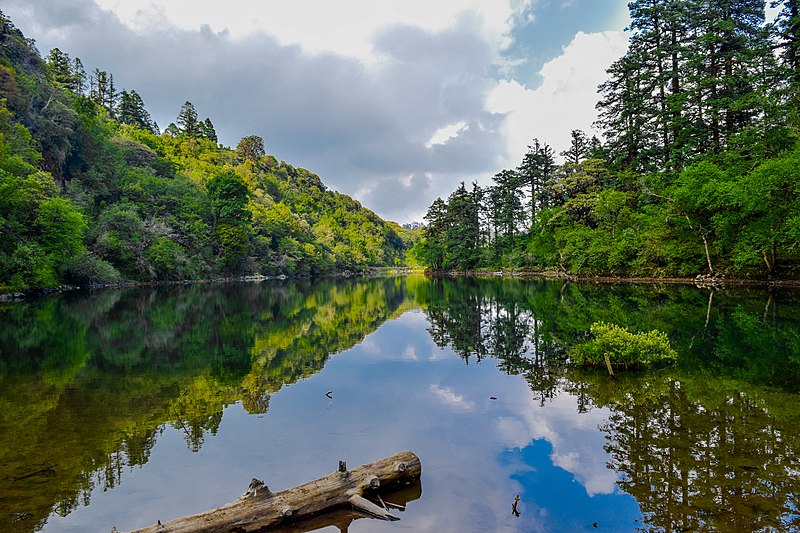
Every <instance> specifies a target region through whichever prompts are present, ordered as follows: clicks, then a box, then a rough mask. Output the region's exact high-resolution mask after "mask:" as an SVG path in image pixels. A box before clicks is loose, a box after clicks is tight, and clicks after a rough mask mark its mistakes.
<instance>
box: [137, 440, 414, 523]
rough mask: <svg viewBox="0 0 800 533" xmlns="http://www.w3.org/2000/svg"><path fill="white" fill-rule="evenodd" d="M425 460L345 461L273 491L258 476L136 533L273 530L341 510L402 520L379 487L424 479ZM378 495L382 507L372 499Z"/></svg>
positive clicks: (402, 456)
mask: <svg viewBox="0 0 800 533" xmlns="http://www.w3.org/2000/svg"><path fill="white" fill-rule="evenodd" d="M421 474H422V464H421V463H420V460H419V458H418V457H417V456H416V455H415V454H414V453H412V452H409V451H406V452H400V453H398V454H397V455H393V456H392V457H387V458H385V459H380V460H378V461H375V462H372V463H368V464H365V465H362V466H359V467H358V468H354V469H353V470H347V466H346V465H345V463H344V462H342V461H340V462H339V469H338V470H337V471H336V472H333V473H332V474H328V475H327V476H325V477H323V478H320V479H317V480H315V481H310V482H308V483H305V484H303V485H300V486H297V487H294V488H291V489H287V490H283V491H280V492H275V493H273V492H270V490H269V488H268V487H267V486H266V485H265V484H264V483H262V482H261V481H259V480H257V479H254V480H253V481H252V482H251V483H250V487H249V488H248V489H247V492H245V493H244V494H243V495H242V497H241V498H239V499H238V500H236V501H235V502H232V503H229V504H227V505H224V506H222V507H219V508H217V509H213V510H211V511H206V512H204V513H200V514H196V515H193V516H186V517H183V518H178V519H176V520H171V521H169V522H165V523H161V522H159V523H158V524H155V525H152V526H150V527H146V528H144V529H139V530H137V531H136V532H134V533H165V532H170V533H183V532H186V533H189V532H208V533H210V532H231V533H233V532H236V533H249V532H258V531H262V532H263V531H269V530H271V529H274V528H276V527H278V526H282V525H286V524H287V523H291V522H295V521H299V520H304V519H307V518H310V517H313V516H316V515H319V514H321V513H325V512H329V511H333V510H337V509H343V508H345V509H347V508H349V509H354V510H356V511H358V512H361V513H364V514H366V515H368V516H371V517H373V518H379V519H382V520H399V518H398V517H396V516H395V515H393V514H392V513H390V512H389V508H390V505H389V504H388V502H387V503H386V504H384V503H383V501H382V499H381V498H380V495H379V491H386V490H391V489H393V488H398V487H401V486H403V485H405V484H408V483H413V482H416V481H418V480H419V478H420V476H421ZM370 498H377V501H378V502H380V503H381V505H379V504H377V503H375V502H374V501H371V500H370Z"/></svg>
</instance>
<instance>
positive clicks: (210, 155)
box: [0, 12, 412, 291]
mask: <svg viewBox="0 0 800 533" xmlns="http://www.w3.org/2000/svg"><path fill="white" fill-rule="evenodd" d="M176 123H177V125H176V124H170V125H169V126H168V127H167V128H165V131H164V132H163V133H161V132H160V131H159V129H158V126H157V125H156V124H155V123H154V122H153V121H152V120H151V118H150V115H149V114H148V112H147V111H146V109H145V106H144V102H143V101H142V99H141V97H140V96H139V95H138V94H137V93H136V91H135V90H133V89H132V90H122V91H121V92H117V91H116V89H115V87H114V82H113V75H111V74H109V73H106V72H103V71H100V70H97V69H95V70H94V72H93V73H92V74H91V75H90V76H87V74H86V72H85V71H84V69H83V65H82V64H81V61H80V60H79V59H78V58H74V59H73V58H70V57H69V55H68V54H66V53H64V52H61V51H60V50H58V49H54V50H52V51H50V53H49V54H48V55H47V58H46V59H44V58H42V56H41V55H40V53H39V52H38V51H37V50H36V48H35V46H34V44H33V42H32V41H30V40H28V39H26V38H25V36H24V35H23V34H22V33H21V32H20V31H19V30H18V29H17V28H15V27H14V25H13V23H12V22H11V21H10V20H9V19H8V18H7V17H5V16H4V15H3V14H2V12H0V228H1V231H2V236H1V238H0V291H11V290H24V289H31V288H46V287H50V286H54V285H58V284H61V283H72V284H79V285H85V284H98V283H107V282H115V281H121V280H133V281H167V280H183V279H204V278H211V277H217V276H241V275H249V274H262V275H270V274H288V275H307V274H322V273H329V272H335V271H344V270H352V269H361V268H364V267H367V266H386V265H398V264H403V263H404V262H405V250H406V249H407V248H408V247H409V239H410V238H412V234H410V233H409V232H407V231H406V230H404V229H402V228H401V227H400V226H399V225H397V224H395V223H392V222H387V221H384V220H382V219H381V218H380V217H378V216H377V215H376V214H375V213H373V212H372V211H370V210H368V209H366V208H364V207H362V206H361V204H359V203H358V202H357V201H355V200H353V199H352V198H350V197H349V196H347V195H344V194H340V193H337V192H335V191H331V190H329V189H328V188H327V187H326V186H325V184H324V183H323V182H322V180H321V179H320V178H319V177H318V176H317V175H315V174H313V173H311V172H309V171H308V170H305V169H301V168H295V167H293V166H292V165H290V164H288V163H285V162H283V161H280V162H279V161H277V160H276V158H275V157H272V156H270V155H267V154H266V150H265V147H264V142H263V140H262V139H261V138H260V137H258V136H255V135H250V136H246V137H244V138H243V139H242V141H241V142H240V143H239V144H238V146H237V147H236V148H235V149H233V148H228V147H224V146H222V145H220V144H218V142H217V138H216V133H215V131H214V127H213V124H212V122H211V120H210V119H208V118H206V119H205V120H200V119H199V118H198V116H197V112H196V110H195V109H194V107H193V105H192V104H191V103H190V102H186V103H185V104H184V106H183V107H182V108H181V110H180V113H179V114H178V116H177V119H176Z"/></svg>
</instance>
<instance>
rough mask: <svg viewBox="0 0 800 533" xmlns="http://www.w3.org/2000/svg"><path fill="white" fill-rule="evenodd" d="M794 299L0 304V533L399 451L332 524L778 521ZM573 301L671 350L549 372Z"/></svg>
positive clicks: (335, 294) (579, 321) (481, 294)
mask: <svg viewBox="0 0 800 533" xmlns="http://www.w3.org/2000/svg"><path fill="white" fill-rule="evenodd" d="M799 296H800V295H799V294H798V293H797V292H792V291H786V290H783V291H778V292H769V291H766V290H763V291H762V290H732V289H729V290H722V291H715V292H710V291H709V290H707V289H697V288H689V287H626V286H594V285H578V284H574V283H564V282H554V281H547V282H544V281H528V280H473V279H455V280H442V279H433V280H432V279H426V278H424V277H421V276H420V277H414V276H412V277H404V278H381V279H359V280H343V281H314V282H290V281H287V282H262V283H241V284H226V285H194V286H188V287H160V288H136V289H127V290H105V291H97V292H94V293H88V292H87V293H80V292H75V293H70V294H65V295H61V296H55V297H52V298H46V299H42V300H38V301H35V302H30V303H21V304H20V303H15V304H4V305H2V306H0V352H1V354H2V355H1V356H0V531H9V532H17V531H19V532H26V531H35V530H40V529H41V530H44V531H46V532H62V531H69V532H73V531H74V532H84V531H101V532H109V531H111V529H112V527H114V526H116V527H117V528H118V529H120V530H130V529H135V528H137V527H144V526H147V525H150V524H153V523H155V522H156V520H161V521H162V522H163V521H166V520H169V519H172V518H176V517H178V516H183V515H186V514H193V513H197V512H201V511H204V510H207V509H210V508H214V507H217V506H219V505H221V504H223V503H226V502H229V501H233V500H235V499H236V498H238V497H239V496H240V495H241V494H242V493H243V492H244V490H245V489H246V488H247V485H248V483H249V482H250V479H251V478H253V477H257V478H259V479H262V480H264V481H265V482H266V483H267V484H268V485H269V487H270V488H271V489H272V490H281V489H284V488H288V487H291V486H294V485H298V484H300V483H303V482H305V481H309V480H311V479H316V478H318V477H321V476H323V475H325V474H328V473H330V472H331V471H333V470H335V469H336V466H337V463H338V461H339V460H346V461H347V463H348V465H351V466H356V465H359V464H362V463H365V462H369V461H372V460H375V459H379V458H382V457H385V456H389V455H392V454H394V453H396V452H398V451H401V450H405V449H408V450H412V451H414V452H415V453H416V454H417V455H419V457H420V459H421V461H422V468H423V475H422V483H421V485H422V487H421V490H420V489H419V488H416V489H415V490H416V492H413V491H412V493H410V494H408V495H406V497H405V499H410V501H409V502H408V506H407V510H406V511H405V512H403V513H401V514H400V516H401V517H402V520H401V521H400V522H394V523H383V522H377V521H374V520H369V519H358V520H355V521H353V522H352V523H349V522H350V520H352V519H353V518H354V517H353V516H349V515H347V514H344V515H337V516H335V517H332V518H331V523H334V522H336V523H337V524H338V525H339V526H345V525H347V524H349V531H352V532H357V531H387V532H389V531H393V530H405V531H441V532H449V531H453V532H461V531H525V532H529V531H637V530H646V531H756V530H765V531H767V530H769V531H775V530H777V531H791V530H797V529H798V528H800V517H799V516H798V515H799V514H800V512H799V511H798V509H797V504H798V498H799V496H798V495H799V494H800V460H799V459H798V448H799V447H800V410H798V409H797V404H798V400H800V395H798V390H800V298H798V297H799ZM598 320H604V321H607V322H614V323H617V324H621V325H624V326H626V327H629V328H631V329H635V330H650V329H660V330H662V331H665V332H667V333H668V334H669V336H670V339H671V341H672V344H673V346H674V347H675V348H676V350H677V351H678V352H679V353H680V360H679V362H678V364H677V365H676V366H675V367H674V368H670V369H665V370H659V371H655V372H649V373H643V374H628V375H624V376H622V377H621V378H620V379H618V380H616V381H613V382H612V381H611V380H609V378H608V376H606V375H603V373H601V372H588V371H577V370H575V369H573V368H571V367H570V366H569V365H567V364H566V362H567V356H566V350H567V348H568V347H569V346H570V345H572V344H573V343H575V342H578V341H580V340H582V339H584V338H585V337H586V332H587V330H588V329H589V326H590V325H591V324H592V323H593V322H594V321H598ZM327 391H332V394H331V395H332V398H328V397H326V394H325V393H326V392H327ZM515 495H519V496H520V498H521V501H520V504H519V510H520V511H521V515H520V516H519V517H516V516H513V515H512V513H511V509H512V503H513V501H514V496H515ZM325 530H326V531H339V529H338V527H334V526H329V527H328V528H326V529H325Z"/></svg>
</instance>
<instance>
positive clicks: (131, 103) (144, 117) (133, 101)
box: [116, 89, 158, 133]
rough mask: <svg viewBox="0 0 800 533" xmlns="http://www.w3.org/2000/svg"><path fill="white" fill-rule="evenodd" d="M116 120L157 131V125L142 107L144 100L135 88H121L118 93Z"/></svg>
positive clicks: (153, 131)
mask: <svg viewBox="0 0 800 533" xmlns="http://www.w3.org/2000/svg"><path fill="white" fill-rule="evenodd" d="M116 113H117V120H118V121H119V122H122V123H123V124H133V125H135V126H139V127H140V128H142V129H145V130H148V131H150V132H152V133H157V132H158V126H157V125H156V123H155V122H154V121H153V119H152V118H151V117H150V113H148V112H147V109H145V107H144V101H142V97H141V96H139V93H137V92H136V91H135V90H131V91H130V92H128V91H126V90H124V89H123V91H122V92H121V93H120V95H119V104H118V105H117V109H116Z"/></svg>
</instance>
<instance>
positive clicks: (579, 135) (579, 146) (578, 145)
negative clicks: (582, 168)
mask: <svg viewBox="0 0 800 533" xmlns="http://www.w3.org/2000/svg"><path fill="white" fill-rule="evenodd" d="M588 150H589V138H588V137H587V136H586V134H585V133H584V132H582V131H581V130H572V132H570V141H569V148H567V149H566V150H564V151H563V152H561V154H560V155H561V156H562V157H564V158H565V160H566V162H567V163H570V164H572V165H577V164H578V163H580V162H581V161H582V160H583V159H585V158H586V154H587V152H588Z"/></svg>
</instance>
